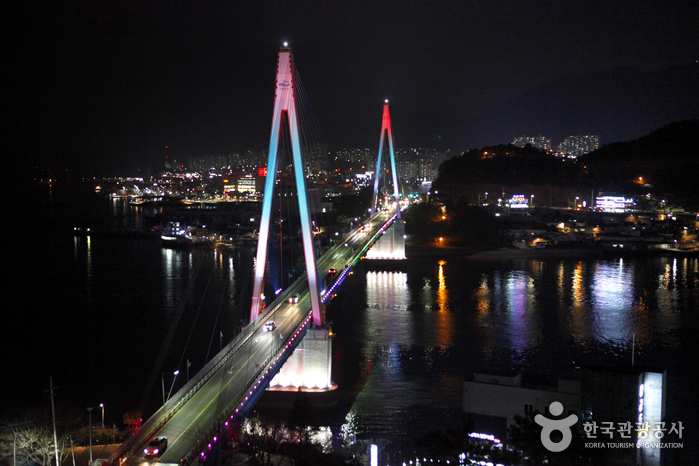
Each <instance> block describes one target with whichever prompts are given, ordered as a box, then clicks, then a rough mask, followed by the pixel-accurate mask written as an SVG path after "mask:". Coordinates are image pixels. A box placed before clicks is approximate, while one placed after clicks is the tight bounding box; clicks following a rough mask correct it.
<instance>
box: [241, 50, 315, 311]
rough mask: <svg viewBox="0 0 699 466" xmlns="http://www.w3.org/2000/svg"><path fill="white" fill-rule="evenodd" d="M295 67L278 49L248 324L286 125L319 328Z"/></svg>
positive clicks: (257, 303)
mask: <svg viewBox="0 0 699 466" xmlns="http://www.w3.org/2000/svg"><path fill="white" fill-rule="evenodd" d="M295 74H296V67H295V66H294V59H293V54H292V50H291V48H290V47H286V44H285V46H284V47H281V48H280V49H279V53H278V55H277V79H276V90H275V97H274V114H273V116H272V132H271V136H270V140H269V156H268V160H267V179H266V180H265V193H264V197H263V199H262V216H261V218H260V229H259V240H258V243H257V255H256V264H255V277H254V285H253V292H252V307H251V308H250V322H251V323H252V322H253V321H254V320H255V319H256V318H257V316H258V315H259V314H260V311H261V307H262V306H263V297H262V293H263V290H264V279H265V267H266V265H267V244H268V242H269V228H270V219H271V212H272V200H273V198H274V196H273V193H274V185H275V181H276V175H277V163H278V152H279V137H280V133H281V129H282V125H284V124H288V127H289V134H290V136H291V150H292V154H293V165H294V177H295V178H296V192H297V198H298V203H299V215H300V219H301V237H302V240H303V251H304V259H305V261H306V277H307V278H308V287H309V290H310V301H311V309H312V313H313V322H314V323H315V324H316V325H322V324H323V321H322V314H321V302H320V293H319V288H318V273H317V270H316V262H315V254H314V252H313V236H312V233H311V222H310V214H309V210H308V201H307V197H306V181H305V178H304V173H303V161H302V160H301V142H300V138H299V129H298V121H297V112H296V100H295V92H294V91H295V87H296V85H297V83H296V81H295V79H294V77H295Z"/></svg>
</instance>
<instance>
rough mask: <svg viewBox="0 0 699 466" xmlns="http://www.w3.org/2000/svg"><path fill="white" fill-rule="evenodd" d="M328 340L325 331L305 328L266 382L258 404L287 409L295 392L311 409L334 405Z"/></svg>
mask: <svg viewBox="0 0 699 466" xmlns="http://www.w3.org/2000/svg"><path fill="white" fill-rule="evenodd" d="M332 339H333V333H332V331H331V330H330V328H329V327H326V326H319V327H313V328H309V329H308V330H307V332H306V336H305V337H304V338H303V340H301V342H300V343H299V345H298V346H297V347H296V349H295V350H294V352H293V353H292V354H291V356H289V359H287V361H286V363H284V365H283V366H282V368H281V369H280V370H279V372H278V373H277V375H275V376H274V378H273V379H272V380H271V381H270V384H269V387H268V388H267V390H266V392H265V394H264V396H263V397H262V399H261V400H260V404H262V405H265V406H277V407H285V408H289V407H291V405H292V404H293V403H294V401H295V400H296V396H297V393H298V392H303V393H305V394H306V395H307V396H308V397H309V399H310V400H311V402H312V403H313V404H314V405H315V406H331V405H334V404H337V401H338V399H337V384H333V383H332Z"/></svg>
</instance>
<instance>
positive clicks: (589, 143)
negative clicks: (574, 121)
mask: <svg viewBox="0 0 699 466" xmlns="http://www.w3.org/2000/svg"><path fill="white" fill-rule="evenodd" d="M596 149H599V136H596V135H590V134H586V135H584V136H583V135H579V136H568V137H567V138H565V139H564V140H563V142H562V143H561V144H560V145H559V146H558V151H559V152H560V153H562V154H563V155H565V156H566V157H573V158H575V157H579V156H581V155H585V154H587V153H588V152H592V151H593V150H596Z"/></svg>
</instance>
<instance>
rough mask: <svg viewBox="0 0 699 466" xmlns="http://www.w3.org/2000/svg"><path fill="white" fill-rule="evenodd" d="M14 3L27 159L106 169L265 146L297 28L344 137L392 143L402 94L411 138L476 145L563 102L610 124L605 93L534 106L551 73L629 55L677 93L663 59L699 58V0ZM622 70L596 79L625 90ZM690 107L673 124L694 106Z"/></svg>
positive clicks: (20, 131) (314, 94) (328, 117)
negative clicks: (386, 121)
mask: <svg viewBox="0 0 699 466" xmlns="http://www.w3.org/2000/svg"><path fill="white" fill-rule="evenodd" d="M12 13H13V14H12V19H13V21H12V24H13V29H11V32H10V36H11V39H12V40H11V44H12V46H11V53H12V58H13V63H14V64H15V66H13V67H12V74H11V83H12V87H11V89H12V91H11V93H10V96H9V97H10V99H9V100H10V108H11V114H10V122H11V128H10V149H11V152H12V153H13V155H15V157H13V159H16V160H17V162H16V163H17V164H18V165H19V164H32V165H35V166H51V167H64V166H65V167H67V168H69V169H72V170H76V169H83V170H87V171H100V170H102V173H104V171H105V170H107V171H112V172H113V171H114V170H115V169H121V170H125V169H127V168H128V169H129V170H133V169H135V168H141V169H142V170H143V169H145V168H146V167H151V166H154V165H156V164H157V163H158V162H160V161H161V160H163V158H164V157H165V156H166V155H167V154H168V153H171V154H173V156H175V157H180V158H181V157H183V156H186V154H191V153H192V152H197V153H220V152H228V151H236V150H246V149H254V150H257V149H263V148H265V147H266V145H267V144H268V143H269V125H270V118H271V111H272V101H273V88H274V66H275V54H276V50H277V48H278V47H279V46H280V45H281V44H282V43H283V42H284V41H288V42H289V44H290V46H291V47H293V49H294V53H295V56H296V57H295V58H296V60H295V61H296V64H297V66H298V69H299V72H300V75H301V79H302V80H303V83H304V87H305V91H306V93H307V94H308V96H309V100H310V105H311V107H312V108H313V110H314V113H315V115H316V117H317V119H318V123H319V126H320V130H321V131H322V134H323V136H324V139H325V142H326V143H327V144H328V146H329V147H330V150H331V151H332V152H334V151H337V150H339V149H341V148H343V147H369V148H370V149H372V150H375V146H377V145H378V135H379V129H380V111H381V110H380V109H381V105H382V103H383V100H384V99H386V98H388V99H390V102H391V111H392V115H393V120H394V126H395V127H396V128H395V129H396V144H397V145H398V146H399V147H434V148H436V149H438V150H442V151H446V150H451V151H452V153H459V152H461V151H464V150H468V149H471V148H473V147H479V146H483V145H487V144H501V143H508V142H510V141H511V140H512V138H513V137H514V136H516V135H517V134H524V133H541V134H551V137H553V138H554V139H559V137H560V136H559V135H558V134H552V133H551V131H552V129H551V128H553V126H552V124H551V123H550V122H548V120H556V121H558V120H560V121H559V122H558V126H557V127H556V129H555V130H556V131H560V132H563V133H567V134H597V133H598V132H597V131H596V128H592V127H590V126H591V123H590V118H589V114H590V112H592V114H594V113H595V112H596V111H598V110H597V108H596V107H594V106H592V110H589V109H582V110H581V109H580V108H577V107H575V106H573V107H572V108H571V109H570V110H569V112H570V113H569V114H565V115H558V114H557V112H559V109H553V108H538V109H537V107H536V105H534V107H533V108H534V109H535V111H531V110H529V108H530V107H528V106H527V102H526V101H523V100H522V99H525V98H526V96H528V95H530V94H531V93H533V92H534V93H536V92H543V93H544V94H546V92H547V91H546V86H547V85H549V84H550V83H557V84H558V85H559V88H557V89H560V88H564V89H565V86H569V89H570V91H569V92H570V94H571V96H572V95H573V94H574V93H575V92H576V91H575V86H578V87H585V83H586V82H587V81H585V80H586V79H593V80H594V79H597V78H595V76H597V75H599V74H601V75H602V76H608V74H605V73H612V75H614V74H615V73H616V71H614V70H617V69H624V70H626V71H627V72H628V70H634V73H637V74H639V76H641V77H638V76H636V78H638V79H645V80H646V81H647V82H648V87H647V89H646V88H644V92H645V91H648V92H646V94H649V95H651V96H652V95H655V94H657V95H658V96H659V97H657V98H658V99H661V98H662V99H664V97H663V96H664V95H665V94H663V93H662V92H658V93H656V92H654V89H656V87H657V88H663V92H665V93H667V92H669V91H668V89H667V85H668V84H667V81H668V79H669V77H668V76H665V77H662V76H661V78H662V79H661V78H658V77H657V76H656V78H657V79H655V78H654V79H655V80H654V79H650V78H649V76H650V75H651V74H652V73H657V70H663V69H668V68H671V67H678V66H688V65H692V66H693V65H695V64H696V58H697V57H696V50H697V49H699V47H697V45H699V44H697V41H698V39H697V38H696V36H695V35H694V34H693V33H692V25H693V24H695V23H696V22H695V21H693V19H697V18H699V8H698V7H697V6H696V5H695V4H692V3H688V2H681V1H674V2H663V3H662V4H658V3H657V2H651V1H643V2H635V3H633V4H626V3H612V4H605V5H603V6H601V5H599V4H578V3H575V2H566V1H564V2H557V3H556V4H549V3H545V2H529V3H526V4H517V3H513V2H480V1H478V2H469V3H466V4H461V3H450V4H442V5H439V7H436V6H434V5H429V4H426V3H423V2H408V3H405V4H402V3H395V2H388V3H384V4H380V5H378V4H373V3H362V2H356V3H347V4H342V5H341V6H333V7H330V6H327V5H316V4H313V3H307V2H298V1H296V2H286V3H282V2H267V3H264V4H259V3H250V4H235V5H234V4H227V3H221V4H218V3H206V4H204V3H197V2H194V3H188V4H172V3H149V4H141V3H128V2H127V3H120V4H118V5H115V4H92V3H87V2H85V3H83V2H73V3H65V4H55V3H52V2H35V3H30V4H22V5H21V6H17V7H15V9H14V10H13V12H12ZM695 68H696V67H695ZM695 68H693V70H694V71H693V72H696V70H695ZM632 74H633V73H632ZM581 77H582V78H581ZM634 79H635V78H634ZM602 81H604V79H602ZM634 82H635V81H634ZM644 82H645V81H644ZM561 86H562V87H561ZM571 86H572V87H571ZM614 86H617V87H618V86H619V83H611V84H610V85H609V86H607V87H600V88H599V89H595V90H594V92H596V93H597V94H596V95H601V96H602V95H606V94H605V93H608V92H612V93H613V94H614V93H618V92H617V89H616V88H615V87H614ZM654 86H656V87H654ZM663 86H665V87H663ZM588 87H589V86H588ZM610 89H611V90H610ZM546 95H548V96H550V98H551V99H557V100H558V101H560V100H562V99H560V98H559V94H557V92H554V91H552V90H549V91H548V94H546ZM626 97H628V96H626ZM633 97H634V96H633V95H632V96H631V97H630V98H631V103H630V104H629V105H631V104H633V102H635V100H634V99H633ZM682 98H683V99H686V100H687V101H686V103H685V108H684V110H683V111H685V114H682V115H680V116H685V117H692V116H694V117H696V116H697V115H699V113H697V109H696V97H695V96H694V95H690V96H682ZM518 99H519V100H518ZM641 100H642V99H641ZM670 100H671V99H670ZM537 102H541V99H539V100H538V101H537ZM603 104H604V102H602V103H599V105H603ZM508 105H509V106H514V107H516V108H515V110H516V111H515V112H513V113H517V111H519V112H525V114H526V115H525V116H526V119H527V120H528V124H530V126H526V127H525V126H524V125H523V124H522V123H521V122H518V121H516V120H513V121H512V122H510V121H508V122H506V123H507V124H505V123H503V124H492V120H493V119H495V120H497V118H496V117H498V116H499V114H498V112H499V109H502V108H506V107H507V106H508ZM639 105H646V106H649V104H647V102H646V101H642V102H641V103H639ZM672 105H675V103H673V102H669V103H668V106H669V107H671V106H672ZM632 106H633V105H631V107H632ZM631 107H629V108H631ZM669 107H668V108H669ZM672 108H673V109H674V108H675V107H672ZM643 110H644V111H651V110H652V111H654V112H655V110H656V109H655V108H652V109H651V108H648V109H643ZM658 110H662V109H658ZM599 112H601V110H599ZM673 112H674V110H673V111H668V112H665V113H666V115H665V114H663V115H664V117H666V118H668V119H669V120H668V121H662V124H667V123H670V122H671V120H673V119H676V117H677V115H676V113H673ZM583 113H585V115H583ZM656 113H659V114H660V113H662V112H656ZM578 114H579V115H578ZM623 115H624V113H623V112H622V116H623ZM644 115H645V114H644ZM521 120H522V119H521V118H520V121H521ZM600 120H605V119H604V118H600ZM593 123H594V122H593ZM605 123H606V121H605ZM644 125H645V126H644ZM483 126H487V127H488V128H485V129H484V128H483ZM659 126H661V124H658V122H657V121H641V122H624V121H619V122H618V124H615V125H608V129H607V130H606V131H607V133H608V134H602V135H601V138H602V140H603V141H604V142H605V143H607V142H614V141H616V140H619V139H618V138H635V137H640V136H642V135H643V134H645V133H647V132H648V131H650V130H652V129H656V128H657V127H659Z"/></svg>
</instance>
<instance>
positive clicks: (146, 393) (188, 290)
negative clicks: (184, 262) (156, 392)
mask: <svg viewBox="0 0 699 466" xmlns="http://www.w3.org/2000/svg"><path fill="white" fill-rule="evenodd" d="M201 263H202V260H201V258H199V259H198V260H197V261H196V262H195V265H194V270H193V273H192V276H191V277H190V279H189V281H188V282H187V286H186V287H185V289H184V292H183V293H182V297H181V298H180V304H179V306H178V308H177V312H176V313H175V317H174V318H173V320H172V322H171V323H170V328H169V329H168V333H167V335H166V336H165V340H164V341H163V344H162V346H161V347H160V353H159V354H158V358H157V360H156V362H155V365H154V366H153V370H152V371H151V374H150V377H149V379H148V382H147V383H146V388H145V389H144V390H143V393H142V394H141V400H140V401H139V403H138V406H139V410H140V411H141V412H143V411H145V407H146V402H147V399H148V397H150V394H151V393H152V391H153V385H155V380H156V379H157V377H158V372H160V370H161V368H162V365H163V361H164V360H165V356H166V355H167V353H168V352H169V350H170V344H171V343H172V339H173V337H174V336H175V331H176V330H177V326H178V324H179V322H180V320H181V318H182V314H183V313H184V310H185V308H186V306H187V301H188V300H189V297H190V296H191V295H192V291H193V290H194V288H195V286H194V285H195V282H196V278H197V277H198V276H199V272H200V271H201ZM180 363H181V361H180ZM178 367H179V366H178Z"/></svg>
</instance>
